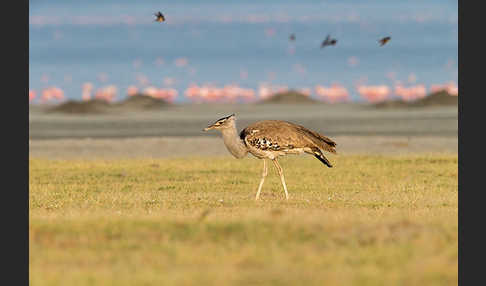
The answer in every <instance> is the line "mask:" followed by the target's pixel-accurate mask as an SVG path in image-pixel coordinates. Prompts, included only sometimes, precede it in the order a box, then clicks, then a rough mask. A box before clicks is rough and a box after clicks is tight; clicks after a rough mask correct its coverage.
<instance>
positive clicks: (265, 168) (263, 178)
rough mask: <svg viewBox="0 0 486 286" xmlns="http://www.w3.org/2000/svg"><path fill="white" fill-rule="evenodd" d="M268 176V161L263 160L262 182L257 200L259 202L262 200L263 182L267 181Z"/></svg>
mask: <svg viewBox="0 0 486 286" xmlns="http://www.w3.org/2000/svg"><path fill="white" fill-rule="evenodd" d="M267 174H268V172H267V160H265V159H263V172H262V179H261V180H260V185H258V191H257V194H256V198H255V200H258V198H260V192H261V190H262V186H263V181H265V177H266V176H267Z"/></svg>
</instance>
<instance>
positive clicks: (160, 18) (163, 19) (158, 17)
mask: <svg viewBox="0 0 486 286" xmlns="http://www.w3.org/2000/svg"><path fill="white" fill-rule="evenodd" d="M154 15H155V17H157V18H156V19H155V21H157V22H164V21H165V17H164V15H162V13H160V11H159V12H157V13H156V14H154Z"/></svg>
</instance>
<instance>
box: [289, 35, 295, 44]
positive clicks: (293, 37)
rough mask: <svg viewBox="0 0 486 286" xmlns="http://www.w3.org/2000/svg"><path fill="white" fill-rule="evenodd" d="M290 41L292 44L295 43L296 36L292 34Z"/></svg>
mask: <svg viewBox="0 0 486 286" xmlns="http://www.w3.org/2000/svg"><path fill="white" fill-rule="evenodd" d="M289 39H290V40H291V41H292V42H293V41H295V34H293V33H292V34H290V37H289Z"/></svg>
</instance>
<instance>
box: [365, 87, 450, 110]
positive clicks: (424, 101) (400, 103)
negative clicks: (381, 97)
mask: <svg viewBox="0 0 486 286" xmlns="http://www.w3.org/2000/svg"><path fill="white" fill-rule="evenodd" d="M457 104H458V97H457V96H453V95H450V94H449V93H447V91H438V92H435V93H432V94H430V95H427V96H425V97H423V98H420V99H417V100H414V101H404V100H402V99H398V100H387V101H383V102H379V103H376V104H375V105H374V106H375V107H377V108H403V107H405V108H407V107H428V106H457Z"/></svg>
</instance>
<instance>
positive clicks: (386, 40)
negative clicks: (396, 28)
mask: <svg viewBox="0 0 486 286" xmlns="http://www.w3.org/2000/svg"><path fill="white" fill-rule="evenodd" d="M389 40H391V37H384V38H383V39H381V40H379V41H378V42H379V43H380V47H383V46H384V45H385V44H386V43H388V41H389Z"/></svg>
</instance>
